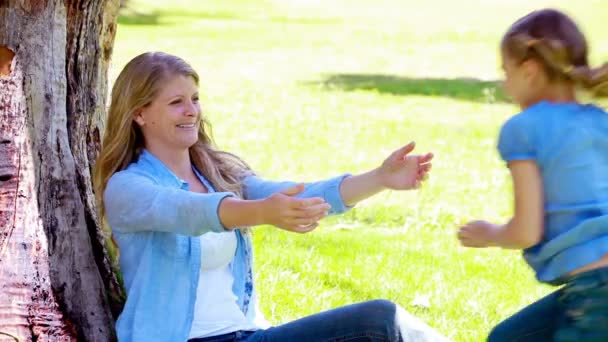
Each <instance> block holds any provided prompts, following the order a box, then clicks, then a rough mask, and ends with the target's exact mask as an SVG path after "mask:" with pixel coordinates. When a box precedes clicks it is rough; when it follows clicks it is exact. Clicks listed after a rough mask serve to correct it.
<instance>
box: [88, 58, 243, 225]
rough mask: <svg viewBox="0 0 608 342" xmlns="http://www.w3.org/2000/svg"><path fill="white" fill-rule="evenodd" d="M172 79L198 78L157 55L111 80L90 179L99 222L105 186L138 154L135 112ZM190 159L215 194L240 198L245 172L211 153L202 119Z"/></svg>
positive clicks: (238, 163) (231, 158)
mask: <svg viewBox="0 0 608 342" xmlns="http://www.w3.org/2000/svg"><path fill="white" fill-rule="evenodd" d="M178 75H181V76H186V77H191V78H192V79H193V80H194V82H195V83H196V84H197V85H198V82H199V77H198V74H197V73H196V71H194V69H193V68H192V67H191V66H190V65H189V64H188V63H186V62H185V61H184V60H183V59H181V58H179V57H176V56H173V55H170V54H167V53H163V52H147V53H144V54H141V55H139V56H137V57H135V58H133V59H132V60H131V61H130V62H129V63H128V64H127V65H126V66H125V67H124V69H123V70H122V71H121V73H120V75H119V76H118V78H117V79H116V82H115V83H114V86H113V87H112V95H111V103H110V108H109V110H108V116H107V118H106V122H105V123H106V128H105V133H104V136H103V141H102V145H101V151H100V154H99V157H98V158H97V161H96V162H95V167H94V176H93V182H94V187H95V195H96V197H97V201H98V205H99V209H100V214H101V215H100V217H101V218H102V220H103V219H104V216H105V209H104V204H103V193H104V191H105V188H106V186H107V184H108V180H109V179H110V177H111V176H112V175H113V174H114V173H116V172H118V171H120V170H124V169H125V168H126V167H127V166H128V165H129V164H130V163H132V162H134V161H136V160H137V158H138V156H139V154H140V153H141V151H142V149H143V148H144V138H143V135H142V132H141V130H140V128H139V126H138V125H137V124H136V123H135V121H134V117H135V113H136V111H137V110H138V109H140V108H142V107H145V106H147V105H149V104H150V103H151V102H152V100H153V99H154V98H155V97H156V96H157V94H158V92H159V89H160V87H161V86H162V84H163V83H166V81H167V80H168V79H170V78H172V77H175V76H178ZM190 158H191V160H192V163H193V164H194V166H195V167H196V168H197V169H198V171H199V172H201V173H202V174H203V175H204V176H205V177H206V178H207V179H208V180H209V181H210V182H211V184H212V185H213V187H214V188H215V190H216V191H229V192H233V193H235V194H236V195H238V196H241V197H242V196H243V189H242V186H241V181H242V178H243V176H244V175H245V174H247V173H248V172H250V171H249V170H250V169H249V167H248V166H247V164H246V163H245V162H244V161H242V160H241V159H240V158H238V157H236V156H235V155H233V154H230V153H228V152H223V151H219V150H217V149H216V148H215V147H214V142H213V139H212V136H211V126H210V124H209V122H208V121H207V120H206V119H205V118H204V117H202V118H201V124H200V127H199V130H198V141H197V142H196V143H195V144H194V145H193V146H192V147H190ZM103 226H104V227H106V226H107V225H105V224H104V225H103ZM107 230H108V228H107V227H106V228H104V233H106V236H111V233H109V232H108V231H107Z"/></svg>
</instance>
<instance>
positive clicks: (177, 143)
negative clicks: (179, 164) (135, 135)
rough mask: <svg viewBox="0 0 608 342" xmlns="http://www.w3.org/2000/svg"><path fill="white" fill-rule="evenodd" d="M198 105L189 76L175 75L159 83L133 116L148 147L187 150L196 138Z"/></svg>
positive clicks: (193, 84)
mask: <svg viewBox="0 0 608 342" xmlns="http://www.w3.org/2000/svg"><path fill="white" fill-rule="evenodd" d="M200 118H201V107H200V104H199V102H198V87H197V85H196V83H195V82H194V79H192V77H188V76H182V75H179V76H175V77H173V78H169V79H168V80H166V81H165V82H164V84H162V85H161V87H160V89H159V92H158V94H157V96H156V97H155V98H154V99H153V100H152V102H151V103H150V104H149V105H147V106H145V107H143V108H141V109H140V110H139V111H138V112H137V113H136V115H135V118H134V120H135V122H136V123H137V124H138V125H139V127H140V128H141V131H142V133H143V136H144V141H145V146H146V148H147V149H149V150H158V151H179V150H184V149H185V150H187V149H188V148H189V147H190V146H192V145H194V144H195V143H196V141H197V140H198V131H199V126H200Z"/></svg>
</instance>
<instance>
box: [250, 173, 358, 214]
mask: <svg viewBox="0 0 608 342" xmlns="http://www.w3.org/2000/svg"><path fill="white" fill-rule="evenodd" d="M348 176H350V175H349V174H343V175H340V176H337V177H333V178H329V179H326V180H322V181H318V182H310V183H304V191H303V192H302V193H301V194H298V195H297V196H296V197H300V198H310V197H321V198H323V199H324V200H325V202H327V203H328V204H329V205H330V206H331V209H330V211H329V214H330V215H335V214H341V213H344V212H345V211H347V210H349V209H351V208H352V207H349V206H347V205H345V204H344V200H343V199H342V195H341V194H340V184H342V181H343V180H344V178H346V177H348ZM296 184H298V183H296V182H291V181H282V182H277V181H268V180H264V179H262V178H260V177H257V176H247V177H245V179H244V180H243V185H244V189H245V196H246V197H245V198H246V199H250V200H255V199H263V198H266V197H268V196H270V195H272V194H274V193H277V192H280V191H283V190H285V189H287V188H290V187H292V186H294V185H296Z"/></svg>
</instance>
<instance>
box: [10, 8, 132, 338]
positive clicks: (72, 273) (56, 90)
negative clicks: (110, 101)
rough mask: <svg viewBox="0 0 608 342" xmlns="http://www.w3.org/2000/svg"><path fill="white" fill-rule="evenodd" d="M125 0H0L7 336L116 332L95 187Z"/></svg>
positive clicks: (117, 291) (112, 279) (116, 298)
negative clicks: (116, 35)
mask: <svg viewBox="0 0 608 342" xmlns="http://www.w3.org/2000/svg"><path fill="white" fill-rule="evenodd" d="M118 8H119V1H118V0H0V341H4V338H8V337H7V336H13V337H15V338H18V339H19V340H21V341H31V340H38V339H41V340H52V341H72V340H76V339H78V340H79V341H109V340H114V339H115V335H114V329H113V324H114V323H113V322H114V319H113V315H114V316H115V315H116V314H117V312H118V311H119V310H120V305H121V303H122V301H121V300H122V298H124V294H123V293H122V290H121V287H120V286H119V283H118V281H117V278H116V274H115V273H114V272H113V267H112V266H113V264H112V262H111V260H110V258H109V257H108V253H107V251H106V248H105V244H104V236H103V235H102V233H101V229H100V222H99V218H98V216H97V213H96V209H95V200H94V196H93V192H92V186H91V167H92V165H91V163H92V162H93V161H94V159H95V157H96V155H97V152H98V150H99V143H100V132H102V131H103V121H102V118H103V115H104V113H105V100H106V94H107V69H108V65H109V60H110V55H111V53H112V45H113V42H114V33H115V29H116V15H117V12H118Z"/></svg>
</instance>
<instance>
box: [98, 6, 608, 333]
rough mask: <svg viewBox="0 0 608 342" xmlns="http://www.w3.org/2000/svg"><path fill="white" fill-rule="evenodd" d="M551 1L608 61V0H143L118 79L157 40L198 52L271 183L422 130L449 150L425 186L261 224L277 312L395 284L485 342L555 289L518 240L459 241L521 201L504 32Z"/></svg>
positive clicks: (330, 170) (210, 85) (355, 161)
mask: <svg viewBox="0 0 608 342" xmlns="http://www.w3.org/2000/svg"><path fill="white" fill-rule="evenodd" d="M544 7H553V8H558V9H562V10H564V11H565V12H567V13H568V14H569V15H571V16H572V17H573V18H574V19H575V20H577V22H578V23H579V25H580V27H581V28H582V30H583V31H584V33H585V34H586V35H587V38H588V41H589V43H590V47H591V62H592V63H593V64H594V65H598V64H600V63H602V62H606V61H608V35H607V34H606V31H605V30H606V18H608V2H606V1H601V0H582V1H569V0H564V1H557V0H556V1H545V0H535V1H528V0H509V1H500V0H460V1H450V0H428V1H413V0H332V1H320V0H255V1H254V0H213V1H183V0H180V1H171V2H167V1H160V0H139V1H135V0H131V1H128V2H127V3H126V5H125V7H124V8H123V9H122V10H121V12H120V13H121V14H120V16H119V18H118V30H117V35H116V41H115V45H114V52H113V57H112V65H111V68H110V77H109V79H110V83H112V82H113V81H114V80H115V79H116V77H117V75H118V73H119V71H120V70H121V69H122V67H123V66H124V65H125V64H126V63H127V62H128V61H129V60H130V59H131V58H133V57H135V56H136V55H138V54H140V53H142V52H145V51H153V50H157V51H165V52H168V53H171V54H175V55H178V56H180V57H182V58H184V59H185V60H186V61H188V62H189V63H191V64H192V65H193V66H194V68H195V69H196V70H197V71H198V73H199V74H200V77H201V84H200V91H201V99H202V107H203V111H204V115H205V116H207V117H208V118H209V119H210V121H211V122H212V125H213V135H214V137H215V141H216V143H217V145H218V146H219V147H220V148H221V149H225V150H228V151H231V152H233V153H235V154H237V155H239V156H241V157H243V158H244V159H245V160H246V161H247V162H248V163H249V164H250V165H251V167H252V168H253V169H254V170H255V171H256V172H258V173H259V174H260V175H262V176H264V177H266V178H269V179H277V180H283V179H289V180H296V181H311V180H317V179H322V178H326V177H330V176H333V175H337V174H341V173H355V172H361V171H366V170H368V169H370V168H372V167H375V166H377V165H378V164H379V163H381V162H382V160H383V158H384V157H385V156H386V155H388V153H389V152H390V151H392V150H393V149H396V148H398V147H399V146H401V145H403V144H406V143H407V142H409V141H416V143H417V151H418V152H427V151H432V152H433V153H435V155H436V158H435V161H434V165H433V170H432V173H431V177H430V179H429V180H428V182H426V183H425V184H424V186H423V187H422V188H421V189H420V190H418V191H411V192H406V193H397V192H390V191H389V192H384V193H382V194H380V195H378V196H376V197H374V198H372V199H370V200H367V201H365V202H362V203H360V204H359V205H357V207H356V208H355V209H353V210H351V211H350V212H348V213H347V214H345V215H343V216H340V217H332V218H328V219H325V220H323V221H322V223H321V225H320V226H319V227H318V228H317V229H316V230H315V231H314V232H312V233H310V234H305V235H295V234H290V233H285V232H282V231H280V230H278V229H274V228H272V227H257V228H255V229H254V240H255V241H254V243H255V269H256V277H257V288H258V291H259V299H260V303H261V309H262V312H263V313H264V315H265V316H266V318H267V319H268V320H269V321H270V322H271V323H273V324H280V323H284V322H288V321H290V320H293V319H297V318H299V317H302V316H305V315H309V314H313V313H316V312H319V311H322V310H326V309H330V308H334V307H337V306H340V305H345V304H349V303H354V302H359V301H364V300H369V299H375V298H385V299H390V300H392V301H395V302H397V303H399V304H401V305H402V306H404V307H405V308H406V309H407V310H408V311H410V312H411V313H413V314H414V315H416V316H418V317H420V318H421V319H423V320H424V321H426V322H427V323H429V324H430V325H432V326H433V327H435V328H437V329H438V330H439V331H440V332H441V333H443V334H444V335H446V336H448V337H449V338H450V339H452V340H454V341H481V340H483V339H484V338H485V336H486V334H487V332H488V331H489V330H490V329H491V328H492V327H493V326H494V325H495V324H497V323H498V322H500V321H501V320H502V319H504V318H506V317H507V316H508V315H510V314H511V313H513V312H515V311H516V310H518V309H519V308H521V307H523V306H524V305H526V304H528V303H531V302H532V301H534V300H536V299H538V298H540V297H541V296H543V295H544V294H546V293H548V292H549V291H551V288H549V287H548V286H543V285H539V284H538V283H537V282H536V281H535V280H534V276H533V273H532V272H531V271H530V270H529V269H528V268H527V267H526V265H525V264H524V262H523V261H522V260H521V257H520V253H519V252H517V251H503V250H498V249H488V250H475V249H465V248H463V247H460V246H459V244H458V242H457V240H456V238H455V233H456V230H457V228H458V226H459V225H460V224H463V223H465V222H467V221H468V220H471V219H488V220H490V221H495V222H504V221H506V220H507V219H508V218H509V217H510V214H511V213H512V194H511V183H510V178H509V174H508V170H507V169H506V168H505V165H504V164H503V163H502V162H501V161H500V159H499V157H498V154H497V152H496V149H495V145H496V138H497V133H498V130H499V128H500V125H501V123H502V122H504V121H505V120H506V119H507V118H508V117H509V116H511V115H513V114H514V113H516V112H517V107H516V106H515V105H514V104H513V103H511V102H510V101H509V100H508V99H507V98H506V97H505V96H504V95H503V93H502V92H501V90H500V79H501V77H502V73H501V69H500V60H499V55H498V52H499V51H498V44H499V41H500V38H501V36H502V34H503V33H504V32H505V30H506V29H507V27H508V26H509V25H510V24H511V23H512V22H513V21H515V20H516V19H518V18H519V17H521V16H523V15H525V14H526V13H528V12H529V11H531V10H534V9H539V8H544Z"/></svg>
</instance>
